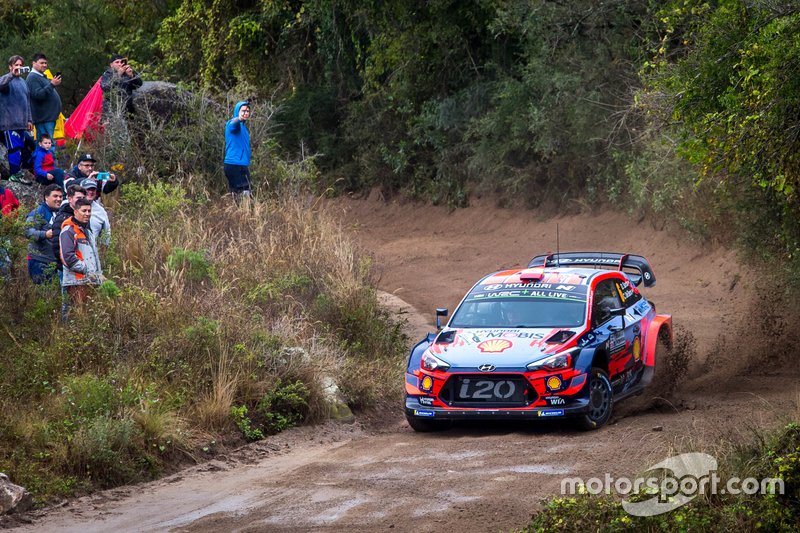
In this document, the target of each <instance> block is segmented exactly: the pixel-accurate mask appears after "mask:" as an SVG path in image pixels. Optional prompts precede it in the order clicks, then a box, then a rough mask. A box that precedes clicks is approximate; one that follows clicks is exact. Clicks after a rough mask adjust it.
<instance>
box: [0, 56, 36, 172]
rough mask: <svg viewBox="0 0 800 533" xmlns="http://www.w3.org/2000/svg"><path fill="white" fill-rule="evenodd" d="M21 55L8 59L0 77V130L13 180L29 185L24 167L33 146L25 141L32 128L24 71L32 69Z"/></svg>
mask: <svg viewBox="0 0 800 533" xmlns="http://www.w3.org/2000/svg"><path fill="white" fill-rule="evenodd" d="M24 65H25V60H24V59H23V58H22V56H11V57H10V58H9V60H8V74H6V75H4V76H2V77H0V131H2V132H3V142H4V144H5V147H6V148H7V149H8V164H9V166H10V167H11V174H13V176H11V178H9V179H11V181H18V182H21V183H25V184H26V185H30V183H31V182H30V181H28V180H26V179H24V178H23V177H22V173H21V171H22V167H23V166H25V165H26V164H28V163H29V162H30V157H31V152H32V150H31V149H30V147H29V146H28V144H27V143H26V142H25V141H26V136H27V138H29V137H30V135H28V132H29V131H31V130H33V119H32V117H31V104H30V93H29V91H28V84H27V83H25V80H24V79H22V75H23V74H24V73H26V72H28V71H30V68H29V67H26V66H24Z"/></svg>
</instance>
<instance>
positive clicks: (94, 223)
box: [81, 178, 111, 246]
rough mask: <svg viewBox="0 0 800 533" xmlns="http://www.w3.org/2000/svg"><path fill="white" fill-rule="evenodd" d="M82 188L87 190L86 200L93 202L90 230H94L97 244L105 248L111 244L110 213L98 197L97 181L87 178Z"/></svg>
mask: <svg viewBox="0 0 800 533" xmlns="http://www.w3.org/2000/svg"><path fill="white" fill-rule="evenodd" d="M81 187H83V188H84V189H86V199H87V200H89V201H91V202H92V219H91V220H90V221H89V229H91V230H92V235H94V239H95V242H99V243H100V244H103V245H105V246H108V245H109V244H111V222H110V221H109V220H108V212H106V208H105V207H103V204H102V203H100V200H99V199H98V197H97V180H95V179H92V178H86V179H85V180H83V181H82V182H81Z"/></svg>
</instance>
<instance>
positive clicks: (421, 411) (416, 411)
mask: <svg viewBox="0 0 800 533" xmlns="http://www.w3.org/2000/svg"><path fill="white" fill-rule="evenodd" d="M434 414H435V413H434V412H433V411H428V410H427V409H414V415H415V416H427V417H432V416H433V415H434Z"/></svg>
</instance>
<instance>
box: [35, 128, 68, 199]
mask: <svg viewBox="0 0 800 533" xmlns="http://www.w3.org/2000/svg"><path fill="white" fill-rule="evenodd" d="M37 131H38V130H37ZM33 175H34V177H35V178H36V181H38V182H39V183H41V184H42V185H52V184H53V183H55V184H56V185H58V186H59V187H61V188H62V194H63V188H64V171H63V170H61V169H60V168H56V153H55V150H54V149H53V139H52V138H51V137H50V135H48V134H47V133H42V134H41V135H39V146H38V147H37V148H36V151H35V152H33Z"/></svg>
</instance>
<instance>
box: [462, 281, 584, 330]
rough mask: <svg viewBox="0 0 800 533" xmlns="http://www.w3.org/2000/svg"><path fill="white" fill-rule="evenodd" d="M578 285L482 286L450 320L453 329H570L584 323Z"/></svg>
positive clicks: (473, 292) (581, 288) (581, 290)
mask: <svg viewBox="0 0 800 533" xmlns="http://www.w3.org/2000/svg"><path fill="white" fill-rule="evenodd" d="M586 299H587V288H586V287H585V286H581V285H569V286H565V285H560V286H558V288H555V289H554V288H552V287H548V286H544V285H533V286H532V285H525V286H519V285H517V286H510V285H503V286H498V285H486V286H479V287H476V288H475V289H473V290H472V292H470V294H469V295H467V297H466V299H465V300H464V302H463V303H462V304H461V305H460V306H459V308H458V309H457V310H456V312H455V313H454V314H453V318H452V319H451V320H450V324H449V326H450V327H453V328H573V327H577V326H580V325H582V324H583V322H584V320H585V319H586Z"/></svg>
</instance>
